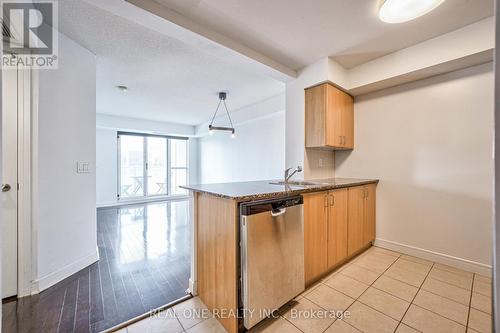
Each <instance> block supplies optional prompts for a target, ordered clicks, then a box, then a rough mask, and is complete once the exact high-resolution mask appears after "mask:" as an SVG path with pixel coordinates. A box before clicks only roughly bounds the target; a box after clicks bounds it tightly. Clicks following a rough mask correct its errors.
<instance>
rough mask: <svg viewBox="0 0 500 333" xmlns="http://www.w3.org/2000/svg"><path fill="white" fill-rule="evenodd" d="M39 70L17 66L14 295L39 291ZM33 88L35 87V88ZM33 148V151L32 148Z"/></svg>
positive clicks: (26, 294)
mask: <svg viewBox="0 0 500 333" xmlns="http://www.w3.org/2000/svg"><path fill="white" fill-rule="evenodd" d="M37 75H38V73H37V72H36V71H34V70H32V69H31V68H29V67H26V66H23V65H19V66H18V80H17V91H18V93H17V99H18V107H17V118H18V127H17V138H18V147H17V151H18V154H17V171H18V178H17V196H18V200H17V297H24V296H29V295H32V294H34V293H38V289H37V288H34V287H35V284H34V272H36V267H35V266H34V265H35V262H34V261H33V258H34V250H35V249H36V247H35V246H34V243H33V240H34V239H35V237H33V232H34V226H33V224H32V212H33V205H32V204H33V203H32V196H31V194H32V191H33V186H32V185H33V183H32V179H33V178H34V177H33V176H34V175H32V170H33V171H35V170H36V168H35V167H34V165H33V164H32V161H36V159H33V156H35V154H36V153H35V150H34V148H35V147H36V144H34V139H35V138H36V136H35V135H32V134H34V133H32V130H33V129H34V128H36V127H37V126H36V123H37V122H32V121H34V120H37V117H36V115H37V112H36V111H37V109H36V106H37V104H38V84H37V79H38V76H37ZM34 88H36V89H34ZM32 149H33V150H32ZM14 186H16V185H14Z"/></svg>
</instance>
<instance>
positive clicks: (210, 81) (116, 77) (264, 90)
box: [59, 0, 284, 125]
mask: <svg viewBox="0 0 500 333" xmlns="http://www.w3.org/2000/svg"><path fill="white" fill-rule="evenodd" d="M59 13H60V14H59V17H60V19H59V29H60V30H61V32H62V33H64V34H65V35H67V36H68V37H70V38H71V39H73V40H74V41H76V42H77V43H78V44H80V45H82V46H83V47H85V48H87V49H88V50H90V51H92V52H93V53H94V54H96V56H97V112H98V113H102V114H109V115H119V116H126V117H133V118H141V119H149V120H158V121H168V122H174V123H180V124H187V125H197V124H201V123H203V122H205V121H207V120H209V119H210V117H211V116H212V115H213V112H214V111H215V107H216V106H217V102H218V97H217V92H218V91H221V90H222V91H228V99H227V104H228V107H229V109H230V111H232V110H236V109H239V108H241V107H244V106H247V105H250V104H253V103H256V102H258V101H261V100H264V99H266V98H269V97H271V96H274V95H277V94H279V93H281V92H283V91H284V84H283V83H282V82H279V81H277V80H274V79H271V78H269V77H267V76H264V75H262V74H259V73H254V72H250V71H248V70H244V69H242V68H241V67H239V66H237V65H235V64H234V63H230V62H227V61H225V60H224V59H219V58H217V57H215V56H214V55H210V54H207V53H204V52H200V50H199V49H196V48H195V47H193V46H189V45H187V44H185V43H183V42H181V41H178V40H176V39H173V38H170V37H168V36H165V35H163V34H160V33H158V32H155V31H153V30H149V29H147V28H145V27H143V26H141V25H138V24H135V23H133V22H131V21H128V20H126V19H124V18H121V17H118V16H115V15H113V14H111V13H109V12H107V11H104V10H102V9H99V8H97V7H93V6H91V5H89V4H87V3H85V2H84V1H82V0H64V1H59ZM117 85H126V86H128V87H129V91H128V92H126V93H123V92H121V91H119V90H118V89H117V88H116V86H117Z"/></svg>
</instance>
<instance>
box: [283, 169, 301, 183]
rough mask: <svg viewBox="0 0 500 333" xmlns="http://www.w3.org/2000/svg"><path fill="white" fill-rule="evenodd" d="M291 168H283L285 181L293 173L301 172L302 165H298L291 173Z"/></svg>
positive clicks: (286, 181)
mask: <svg viewBox="0 0 500 333" xmlns="http://www.w3.org/2000/svg"><path fill="white" fill-rule="evenodd" d="M292 169H293V168H288V169H286V170H285V183H288V181H289V180H290V178H292V176H293V175H295V174H296V173H297V172H302V167H301V166H300V165H299V166H298V167H297V168H296V169H295V170H293V172H292V173H290V170H292Z"/></svg>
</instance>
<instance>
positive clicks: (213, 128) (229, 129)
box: [208, 92, 235, 139]
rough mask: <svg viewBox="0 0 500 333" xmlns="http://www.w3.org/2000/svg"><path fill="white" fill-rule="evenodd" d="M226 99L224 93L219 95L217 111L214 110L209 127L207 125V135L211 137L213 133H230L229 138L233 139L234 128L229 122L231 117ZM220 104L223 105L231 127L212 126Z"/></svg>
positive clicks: (231, 122)
mask: <svg viewBox="0 0 500 333" xmlns="http://www.w3.org/2000/svg"><path fill="white" fill-rule="evenodd" d="M226 97H227V93H225V92H220V93H219V104H217V109H215V113H214V116H213V117H212V121H211V122H210V125H208V134H210V135H212V134H213V132H214V131H224V132H231V137H232V138H233V139H234V137H235V134H234V133H235V130H234V126H233V121H232V120H231V116H230V115H229V110H228V109H227V105H226ZM221 104H224V108H225V109H226V114H227V117H228V118H229V123H230V124H231V127H221V126H214V120H215V117H216V116H217V112H218V111H219V108H220V105H221Z"/></svg>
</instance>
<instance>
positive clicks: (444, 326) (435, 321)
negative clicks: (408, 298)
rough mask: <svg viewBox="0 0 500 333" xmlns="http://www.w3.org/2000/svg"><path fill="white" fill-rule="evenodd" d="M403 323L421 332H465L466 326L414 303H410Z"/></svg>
mask: <svg viewBox="0 0 500 333" xmlns="http://www.w3.org/2000/svg"><path fill="white" fill-rule="evenodd" d="M403 323H404V324H406V325H408V326H410V327H413V328H415V329H417V330H419V331H420V332H429V333H434V332H435V333H440V332H446V333H461V332H465V326H462V325H460V324H459V323H457V322H454V321H453V320H450V319H447V318H445V317H442V316H440V315H438V314H435V313H433V312H431V311H428V310H425V309H423V308H421V307H418V306H416V305H413V304H412V305H410V308H409V309H408V312H406V315H405V316H404V317H403Z"/></svg>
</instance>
